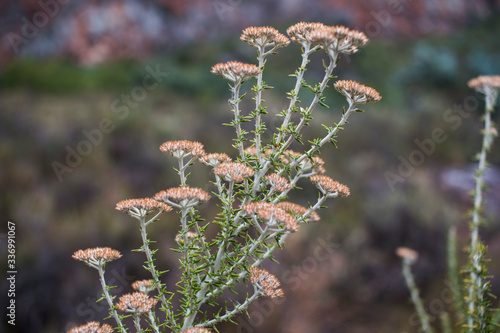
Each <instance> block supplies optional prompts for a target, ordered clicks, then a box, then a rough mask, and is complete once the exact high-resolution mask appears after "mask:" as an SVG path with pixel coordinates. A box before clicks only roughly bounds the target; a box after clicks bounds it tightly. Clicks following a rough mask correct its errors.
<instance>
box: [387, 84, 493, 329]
mask: <svg viewBox="0 0 500 333" xmlns="http://www.w3.org/2000/svg"><path fill="white" fill-rule="evenodd" d="M468 85H469V87H470V88H472V89H474V90H476V91H478V92H480V93H482V94H483V95H484V96H485V102H486V110H485V114H484V128H483V131H482V135H483V141H482V146H481V151H480V152H479V154H478V155H477V159H478V161H479V163H478V166H477V169H476V171H475V173H474V181H475V187H474V190H473V191H472V194H471V196H472V197H473V200H474V204H473V208H472V210H471V222H470V245H469V246H468V247H467V252H468V261H467V264H466V265H465V268H464V269H463V273H465V277H464V281H463V284H462V285H461V284H460V278H459V269H458V263H457V257H456V255H457V240H456V230H455V228H451V229H450V232H449V238H448V267H449V278H450V282H451V289H452V290H451V291H452V293H453V296H454V303H455V304H454V310H455V312H456V316H455V317H456V319H457V325H455V326H456V327H460V331H461V332H467V333H475V332H481V333H490V332H495V326H498V323H499V322H500V320H499V319H500V317H499V318H495V319H494V318H493V312H494V311H497V313H498V310H494V309H492V304H491V301H490V299H491V297H492V295H491V294H490V292H489V291H490V281H489V279H490V278H491V277H490V276H489V275H488V266H487V263H488V259H487V258H486V252H487V247H486V245H485V244H484V243H483V242H482V240H481V238H480V237H479V227H480V225H481V224H482V223H483V222H484V221H483V218H482V211H483V207H484V198H483V192H484V189H485V187H486V184H485V181H484V174H485V172H486V168H487V154H488V152H489V151H490V149H491V146H492V144H493V139H494V138H495V137H496V136H497V135H498V134H497V130H496V128H495V125H494V124H493V122H492V120H491V114H492V113H493V111H494V106H495V103H496V100H497V97H498V91H499V90H500V76H479V77H476V78H474V79H472V80H470V81H469V82H468ZM397 254H398V255H399V256H400V257H401V258H402V259H403V275H404V277H405V280H406V283H407V285H408V288H409V289H410V291H411V298H412V301H413V304H414V305H415V308H416V310H417V315H418V318H419V320H420V325H421V331H422V332H426V333H432V332H433V329H432V327H431V325H430V320H429V315H428V314H427V312H426V310H425V308H424V306H423V304H422V300H421V298H420V296H419V291H418V288H417V286H416V285H415V282H414V279H413V274H412V273H411V269H410V266H411V265H412V264H413V263H414V262H415V261H416V260H417V257H418V254H417V253H416V252H415V251H413V250H411V249H408V248H399V249H398V250H397ZM497 317H498V316H497ZM441 326H442V331H443V332H452V331H453V329H452V325H451V320H450V316H449V314H448V313H446V312H444V313H443V314H442V315H441Z"/></svg>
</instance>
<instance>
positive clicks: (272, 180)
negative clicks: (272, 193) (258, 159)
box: [266, 173, 292, 192]
mask: <svg viewBox="0 0 500 333" xmlns="http://www.w3.org/2000/svg"><path fill="white" fill-rule="evenodd" d="M266 180H267V182H268V183H269V184H271V186H272V187H273V188H274V189H275V190H276V191H278V192H283V191H285V190H289V189H291V188H292V185H290V183H289V182H288V180H287V179H286V178H285V177H282V176H280V175H278V174H277V173H272V174H270V175H267V176H266Z"/></svg>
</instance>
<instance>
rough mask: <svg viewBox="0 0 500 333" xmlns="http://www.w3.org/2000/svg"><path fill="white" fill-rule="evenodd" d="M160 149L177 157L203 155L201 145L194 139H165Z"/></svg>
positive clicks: (203, 151)
mask: <svg viewBox="0 0 500 333" xmlns="http://www.w3.org/2000/svg"><path fill="white" fill-rule="evenodd" d="M160 150H161V151H162V152H164V153H167V154H170V155H172V156H173V157H175V158H179V159H181V158H184V157H186V156H193V157H201V156H203V155H205V150H203V145H202V144H201V143H199V142H196V141H187V140H181V141H167V142H165V143H163V144H162V145H161V146H160Z"/></svg>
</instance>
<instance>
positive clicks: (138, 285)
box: [132, 280, 154, 294]
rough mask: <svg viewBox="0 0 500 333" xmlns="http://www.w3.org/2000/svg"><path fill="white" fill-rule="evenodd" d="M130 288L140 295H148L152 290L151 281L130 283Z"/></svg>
mask: <svg viewBox="0 0 500 333" xmlns="http://www.w3.org/2000/svg"><path fill="white" fill-rule="evenodd" d="M132 288H134V290H135V291H138V292H140V293H145V294H147V293H149V292H150V291H151V290H153V289H154V285H153V280H139V281H135V282H134V283H132Z"/></svg>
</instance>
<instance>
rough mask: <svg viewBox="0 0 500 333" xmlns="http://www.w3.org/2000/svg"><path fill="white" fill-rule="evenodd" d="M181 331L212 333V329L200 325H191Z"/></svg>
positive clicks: (186, 332)
mask: <svg viewBox="0 0 500 333" xmlns="http://www.w3.org/2000/svg"><path fill="white" fill-rule="evenodd" d="M181 333H212V331H210V330H207V329H206V328H202V327H191V328H188V329H187V330H185V331H182V332H181Z"/></svg>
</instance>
